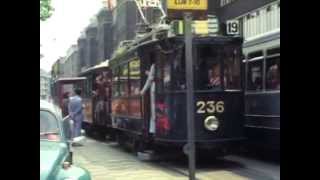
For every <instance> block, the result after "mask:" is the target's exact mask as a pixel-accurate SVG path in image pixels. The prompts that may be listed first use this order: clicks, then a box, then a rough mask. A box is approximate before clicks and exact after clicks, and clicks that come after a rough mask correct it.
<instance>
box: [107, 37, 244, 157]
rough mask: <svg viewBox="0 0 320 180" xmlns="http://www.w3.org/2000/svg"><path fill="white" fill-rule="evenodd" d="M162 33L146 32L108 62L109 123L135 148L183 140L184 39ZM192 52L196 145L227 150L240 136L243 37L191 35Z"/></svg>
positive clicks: (121, 140)
mask: <svg viewBox="0 0 320 180" xmlns="http://www.w3.org/2000/svg"><path fill="white" fill-rule="evenodd" d="M163 34H165V33H161V32H160V31H159V32H150V33H149V34H147V35H146V36H144V38H142V39H138V40H136V41H133V42H132V43H131V44H130V45H128V46H126V47H124V48H123V49H124V50H123V51H122V52H121V53H118V54H117V55H116V56H114V57H113V58H112V59H110V62H109V66H110V69H111V70H112V98H111V103H112V111H111V118H112V127H113V128H114V129H115V133H116V136H117V140H118V142H119V143H120V144H124V143H131V144H132V145H133V147H136V148H137V149H138V150H139V151H143V150H145V149H149V148H152V149H156V148H155V147H159V146H162V147H163V146H167V147H168V146H170V147H183V145H185V144H186V143H187V120H186V119H187V117H186V116H187V111H188V109H186V70H185V53H184V38H183V36H174V37H167V36H165V35H163ZM193 52H194V57H193V64H194V66H193V67H194V72H195V73H194V74H193V76H194V79H195V85H194V87H193V88H194V96H195V117H194V118H195V142H196V147H197V148H200V149H210V150H211V152H216V153H217V154H220V153H226V152H227V151H228V150H231V149H232V148H233V147H234V145H239V144H238V143H240V142H242V140H243V139H244V134H243V120H244V118H243V107H244V105H243V99H244V92H243V89H242V85H243V83H242V78H241V74H242V70H241V57H242V38H239V37H227V36H215V37H194V38H193ZM152 66H154V79H153V81H152V85H151V88H150V89H149V90H148V91H147V93H145V94H143V93H142V91H141V90H142V88H143V87H144V85H145V83H146V81H147V79H148V78H149V76H150V74H151V73H152V70H151V69H152V68H151V67H152ZM150 68H151V69H150ZM152 86H153V87H152ZM153 108H154V109H153ZM215 150H216V151H215Z"/></svg>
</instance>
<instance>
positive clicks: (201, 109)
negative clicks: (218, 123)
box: [197, 101, 224, 114]
mask: <svg viewBox="0 0 320 180" xmlns="http://www.w3.org/2000/svg"><path fill="white" fill-rule="evenodd" d="M223 111H224V102H223V101H218V102H215V101H198V102H197V113H198V114H203V113H215V112H217V113H223Z"/></svg>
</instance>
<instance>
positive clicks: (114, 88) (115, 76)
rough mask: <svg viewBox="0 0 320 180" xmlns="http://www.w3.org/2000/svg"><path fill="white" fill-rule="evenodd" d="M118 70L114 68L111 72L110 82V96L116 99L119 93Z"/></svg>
mask: <svg viewBox="0 0 320 180" xmlns="http://www.w3.org/2000/svg"><path fill="white" fill-rule="evenodd" d="M119 72H120V71H119V68H115V69H114V72H113V81H112V96H113V97H118V96H119V95H120V93H119Z"/></svg>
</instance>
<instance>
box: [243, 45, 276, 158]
mask: <svg viewBox="0 0 320 180" xmlns="http://www.w3.org/2000/svg"><path fill="white" fill-rule="evenodd" d="M243 65H244V66H245V72H246V73H245V74H246V85H245V134H246V137H247V138H248V139H247V140H248V148H249V149H257V148H259V149H260V150H267V151H270V150H271V151H274V152H280V47H279V46H271V47H265V48H264V49H263V50H258V51H254V52H250V53H248V54H247V55H246V60H245V61H244V63H243Z"/></svg>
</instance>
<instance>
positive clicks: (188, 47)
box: [184, 12, 196, 180]
mask: <svg viewBox="0 0 320 180" xmlns="http://www.w3.org/2000/svg"><path fill="white" fill-rule="evenodd" d="M184 24H185V28H184V29H185V57H186V81H187V123H188V124H187V125H188V146H187V147H188V148H187V149H188V150H187V153H188V160H189V179H190V180H195V169H196V165H195V163H196V161H195V142H194V138H195V135H194V134H195V133H194V93H193V88H194V86H193V61H192V59H193V58H192V13H190V12H186V13H184Z"/></svg>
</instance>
